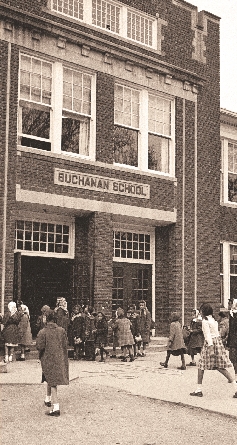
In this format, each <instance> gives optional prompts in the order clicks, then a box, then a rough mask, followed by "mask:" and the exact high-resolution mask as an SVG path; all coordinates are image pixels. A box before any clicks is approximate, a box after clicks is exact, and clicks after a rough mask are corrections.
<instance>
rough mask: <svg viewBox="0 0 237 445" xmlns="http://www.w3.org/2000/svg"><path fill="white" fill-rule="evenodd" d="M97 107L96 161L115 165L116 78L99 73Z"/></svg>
mask: <svg viewBox="0 0 237 445" xmlns="http://www.w3.org/2000/svg"><path fill="white" fill-rule="evenodd" d="M105 92H106V93H105ZM96 105H97V107H96V160H97V161H101V162H107V163H109V164H113V158H114V156H113V144H114V78H113V77H112V76H109V75H106V74H103V73H99V72H98V73H97V85H96Z"/></svg>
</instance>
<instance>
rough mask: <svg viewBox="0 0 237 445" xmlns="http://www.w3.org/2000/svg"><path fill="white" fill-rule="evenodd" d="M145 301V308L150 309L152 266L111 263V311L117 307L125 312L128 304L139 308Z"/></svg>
mask: <svg viewBox="0 0 237 445" xmlns="http://www.w3.org/2000/svg"><path fill="white" fill-rule="evenodd" d="M140 300H145V301H146V303H147V308H148V309H149V311H150V312H151V309H152V265H151V264H139V263H122V262H114V263H113V289H112V311H113V312H115V311H116V309H117V308H118V307H122V308H123V309H124V310H125V311H126V310H127V309H128V307H129V305H130V304H135V306H136V309H138V307H139V301H140Z"/></svg>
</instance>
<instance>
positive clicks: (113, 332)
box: [108, 311, 118, 358]
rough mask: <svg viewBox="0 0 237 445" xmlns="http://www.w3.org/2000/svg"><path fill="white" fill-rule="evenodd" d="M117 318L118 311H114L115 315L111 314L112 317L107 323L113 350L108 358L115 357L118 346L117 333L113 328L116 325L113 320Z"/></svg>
mask: <svg viewBox="0 0 237 445" xmlns="http://www.w3.org/2000/svg"><path fill="white" fill-rule="evenodd" d="M117 318H118V313H117V311H116V312H115V315H114V316H112V318H111V319H110V320H109V322H108V325H109V326H110V327H111V329H112V343H113V350H112V354H111V356H110V358H117V355H116V349H117V347H118V335H117V330H116V329H115V327H116V324H115V321H116V320H117Z"/></svg>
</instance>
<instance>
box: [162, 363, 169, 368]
mask: <svg viewBox="0 0 237 445" xmlns="http://www.w3.org/2000/svg"><path fill="white" fill-rule="evenodd" d="M160 366H163V368H168V365H167V364H166V363H165V362H164V363H163V362H160Z"/></svg>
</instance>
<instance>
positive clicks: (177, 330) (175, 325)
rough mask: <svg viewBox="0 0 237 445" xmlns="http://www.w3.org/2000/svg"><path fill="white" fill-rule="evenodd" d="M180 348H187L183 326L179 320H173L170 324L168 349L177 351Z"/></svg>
mask: <svg viewBox="0 0 237 445" xmlns="http://www.w3.org/2000/svg"><path fill="white" fill-rule="evenodd" d="M178 349H185V344H184V339H183V332H182V327H181V324H180V323H179V321H172V323H171V324H170V335H169V343H168V350H169V351H176V350H178Z"/></svg>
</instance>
